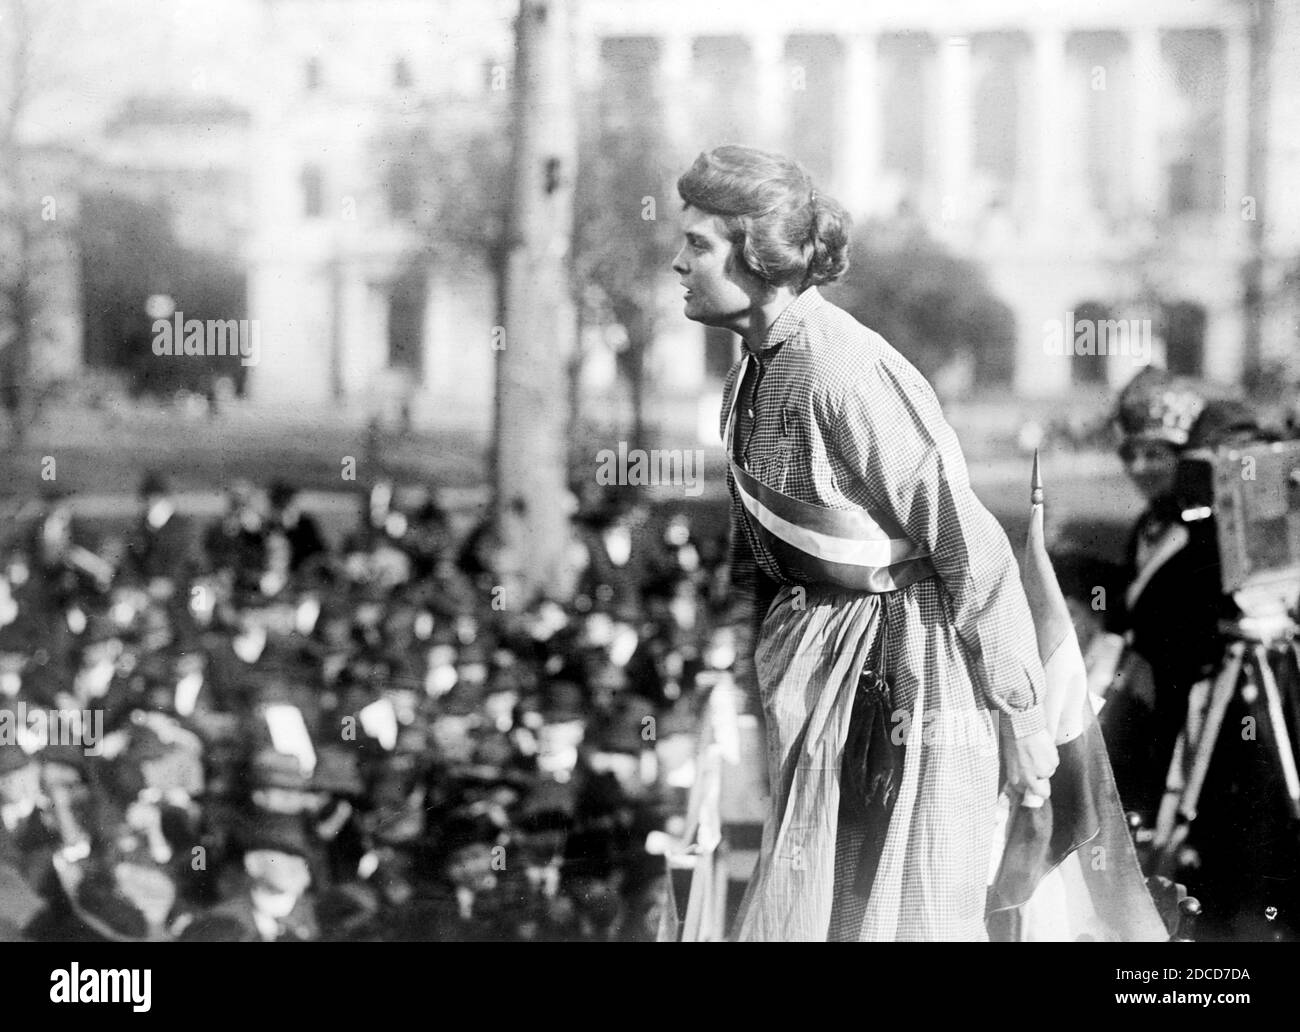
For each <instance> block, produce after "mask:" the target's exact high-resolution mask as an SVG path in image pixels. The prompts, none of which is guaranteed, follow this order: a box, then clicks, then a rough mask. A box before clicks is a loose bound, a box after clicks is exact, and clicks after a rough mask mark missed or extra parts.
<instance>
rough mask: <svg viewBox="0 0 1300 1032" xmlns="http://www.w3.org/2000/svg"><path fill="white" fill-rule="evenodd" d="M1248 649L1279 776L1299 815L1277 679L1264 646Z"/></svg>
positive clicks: (1298, 786) (1298, 784)
mask: <svg viewBox="0 0 1300 1032" xmlns="http://www.w3.org/2000/svg"><path fill="white" fill-rule="evenodd" d="M1251 652H1252V656H1253V657H1254V660H1255V665H1256V666H1257V667H1258V668H1259V683H1260V685H1261V686H1262V687H1263V689H1264V700H1265V702H1266V703H1267V706H1268V722H1269V725H1270V728H1269V729H1270V731H1271V732H1272V737H1273V744H1274V745H1275V746H1276V748H1277V756H1278V762H1279V763H1280V764H1281V767H1282V779H1283V781H1284V782H1285V783H1286V794H1287V799H1288V800H1289V802H1290V805H1291V816H1292V817H1300V774H1298V773H1297V772H1296V763H1295V753H1294V752H1293V751H1292V745H1291V732H1290V731H1289V730H1288V729H1287V723H1286V714H1285V713H1284V712H1283V711H1282V693H1281V692H1280V691H1279V690H1278V686H1277V679H1276V678H1275V677H1274V676H1273V668H1272V667H1271V666H1269V662H1268V652H1267V651H1266V650H1265V648H1264V646H1263V645H1256V646H1255V647H1254V649H1252V650H1251Z"/></svg>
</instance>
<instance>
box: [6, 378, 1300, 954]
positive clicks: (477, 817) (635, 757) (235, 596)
mask: <svg viewBox="0 0 1300 1032" xmlns="http://www.w3.org/2000/svg"><path fill="white" fill-rule="evenodd" d="M1116 416H1117V419H1116V422H1117V427H1118V429H1119V431H1120V438H1121V446H1120V456H1121V459H1122V461H1123V462H1124V464H1125V468H1126V470H1127V472H1128V473H1129V475H1130V477H1131V478H1132V480H1133V482H1134V484H1135V486H1136V487H1137V488H1138V490H1139V491H1140V492H1141V493H1142V494H1143V496H1144V497H1145V498H1146V500H1147V503H1148V505H1147V508H1146V510H1145V511H1144V513H1143V515H1142V517H1141V518H1140V520H1139V522H1138V524H1137V526H1136V527H1135V528H1134V529H1133V532H1132V536H1131V539H1130V542H1129V547H1128V551H1127V556H1126V561H1125V563H1124V564H1123V566H1107V564H1105V563H1103V562H1101V561H1100V560H1098V559H1096V558H1095V557H1092V556H1088V555H1083V554H1081V553H1078V552H1071V551H1069V550H1067V551H1065V552H1058V553H1057V555H1056V567H1057V572H1058V575H1059V577H1060V580H1061V584H1062V588H1063V590H1064V591H1065V594H1066V595H1067V598H1068V600H1069V602H1070V605H1071V609H1072V611H1073V613H1074V616H1075V625H1076V629H1077V631H1078V633H1079V638H1080V644H1081V646H1082V647H1083V651H1084V654H1085V658H1086V660H1087V663H1088V666H1089V675H1090V680H1092V681H1094V682H1095V684H1094V688H1095V690H1096V692H1097V694H1098V695H1099V696H1104V698H1105V702H1104V704H1103V705H1102V708H1101V714H1100V720H1101V726H1102V730H1103V733H1104V735H1105V740H1106V744H1107V748H1108V751H1109V754H1110V757H1111V762H1112V766H1113V768H1114V773H1115V777H1116V783H1117V787H1118V789H1119V793H1120V796H1121V800H1122V802H1123V804H1124V806H1125V808H1126V809H1127V810H1129V811H1130V812H1131V813H1132V814H1133V821H1134V827H1135V829H1136V830H1137V836H1138V842H1139V846H1140V847H1142V846H1143V845H1144V844H1146V845H1147V846H1150V845H1151V844H1152V841H1153V839H1154V838H1155V837H1156V836H1158V835H1159V834H1167V832H1168V827H1167V823H1168V820H1169V813H1168V807H1169V802H1170V799H1171V793H1170V786H1171V785H1173V786H1175V788H1176V787H1177V785H1178V784H1179V778H1180V774H1179V771H1180V766H1181V769H1182V772H1183V773H1184V774H1185V771H1186V767H1187V763H1188V756H1189V754H1190V746H1189V745H1188V744H1187V737H1188V736H1187V734H1186V733H1185V729H1186V728H1187V726H1188V718H1189V714H1191V715H1192V717H1193V723H1195V718H1196V713H1197V711H1198V709H1201V710H1203V708H1204V705H1205V696H1204V693H1203V690H1202V694H1201V695H1199V696H1198V695H1197V694H1196V687H1197V685H1202V686H1204V685H1205V684H1206V682H1207V679H1208V678H1211V677H1212V676H1213V675H1214V674H1215V673H1216V672H1217V671H1218V669H1219V668H1220V665H1221V662H1222V657H1223V653H1224V649H1225V648H1226V647H1227V645H1228V643H1229V640H1230V635H1229V632H1228V631H1227V630H1226V628H1229V627H1230V626H1231V623H1232V621H1233V620H1234V619H1235V618H1236V617H1237V616H1239V615H1240V614H1238V613H1237V612H1236V609H1235V606H1234V604H1233V601H1232V599H1231V598H1230V597H1228V596H1227V595H1225V594H1224V592H1223V590H1222V585H1221V583H1220V569H1219V555H1218V552H1217V545H1216V536H1215V528H1214V518H1213V515H1212V513H1210V512H1209V511H1208V510H1206V509H1205V508H1204V507H1203V506H1201V505H1194V504H1191V501H1193V500H1190V499H1189V498H1187V497H1185V487H1186V484H1185V483H1184V481H1183V479H1182V478H1181V477H1180V475H1179V470H1180V468H1181V463H1182V459H1183V458H1184V457H1185V456H1186V455H1188V454H1189V453H1191V452H1193V451H1195V450H1196V449H1207V448H1208V449H1213V448H1215V447H1219V446H1222V445H1224V444H1232V443H1243V442H1247V441H1253V440H1258V439H1260V438H1262V437H1266V436H1267V435H1266V434H1265V432H1264V431H1263V430H1261V428H1260V427H1259V426H1258V425H1257V423H1256V421H1255V420H1254V418H1253V416H1252V414H1251V413H1250V412H1249V410H1247V409H1245V408H1244V407H1243V406H1241V405H1240V404H1239V403H1236V402H1224V401H1207V400H1206V398H1204V397H1203V396H1201V395H1199V394H1198V393H1197V391H1196V390H1195V388H1194V386H1193V385H1189V384H1188V383H1186V382H1185V381H1180V380H1178V379H1176V378H1172V377H1168V376H1166V375H1164V374H1162V373H1160V372H1159V371H1150V372H1148V373H1145V374H1143V375H1142V376H1141V377H1139V378H1138V380H1136V381H1135V382H1134V384H1133V385H1131V386H1130V388H1129V389H1128V390H1126V391H1125V392H1124V394H1123V395H1122V396H1121V398H1120V399H1119V404H1118V407H1117V409H1116ZM615 494H617V492H615ZM139 503H140V504H139V514H138V517H137V518H136V520H135V522H134V524H133V525H131V526H129V527H125V528H117V532H109V533H107V534H99V535H89V534H86V533H84V528H83V527H81V526H80V525H79V524H78V522H77V521H76V520H75V519H74V518H73V512H72V507H71V505H70V501H69V499H67V498H63V497H58V496H54V495H51V496H50V497H49V498H47V499H46V501H45V503H44V505H43V508H42V511H41V513H40V515H39V517H38V518H36V519H35V520H33V521H30V522H29V523H28V524H27V525H25V526H24V527H23V528H22V529H21V532H18V533H15V534H14V535H13V536H12V537H11V538H10V539H9V540H8V541H5V542H0V548H2V549H3V551H0V940H3V939H24V940H38V941H41V940H43V941H83V940H94V939H100V940H110V941H112V940H182V941H185V940H196V941H202V940H238V941H256V940H264V941H265V940H316V939H319V940H349V941H356V940H403V941H415V940H473V939H479V940H485V939H486V940H542V941H555V940H573V939H586V940H600V941H611V940H620V941H629V940H646V939H653V938H655V936H656V933H657V929H658V928H659V926H660V922H661V920H662V919H663V918H664V916H665V907H666V906H667V902H666V895H667V885H666V880H665V865H664V860H663V857H662V856H658V855H651V854H650V853H649V852H648V851H647V843H648V842H653V841H656V840H659V841H664V840H665V839H664V836H662V835H661V836H656V835H654V834H652V833H654V832H667V833H668V839H667V840H668V841H671V840H672V838H673V837H674V836H676V835H678V834H679V833H680V832H681V830H682V829H681V824H680V822H681V820H682V817H681V815H682V814H683V813H684V811H685V809H686V794H687V792H688V790H689V788H690V786H691V784H692V781H693V777H694V773H693V762H694V759H695V749H696V745H697V734H696V732H697V728H698V726H699V723H700V716H701V711H702V707H703V704H704V701H705V700H706V699H707V696H708V694H709V690H710V688H711V687H712V686H713V685H714V684H716V683H717V682H718V680H719V678H720V677H724V676H725V674H724V673H723V672H724V671H727V670H728V669H730V668H731V667H732V665H733V662H734V660H735V658H736V656H735V649H734V639H733V638H732V636H731V632H730V629H729V626H728V609H729V606H730V601H731V600H730V599H729V598H728V595H729V590H728V585H727V577H728V570H727V562H726V555H727V547H726V541H725V532H724V527H723V525H722V524H721V523H720V524H719V526H718V527H717V528H716V529H715V530H713V531H712V532H709V533H705V532H702V531H701V530H700V526H701V520H699V519H696V520H695V521H694V523H693V522H692V519H691V518H688V516H686V515H684V514H683V513H681V512H677V513H666V512H665V513H653V514H652V512H651V510H650V509H649V508H648V507H647V506H646V505H645V504H643V503H641V502H636V501H632V502H630V503H628V504H623V505H617V506H614V507H604V506H602V505H600V504H599V502H598V501H592V502H590V503H589V504H586V505H583V506H580V507H578V510H577V512H576V514H575V518H574V521H573V522H574V538H573V566H574V569H575V571H577V572H576V574H575V582H574V583H575V584H576V590H575V591H573V592H572V594H571V597H569V598H567V599H565V600H564V601H560V600H556V599H546V598H543V599H541V600H539V601H536V602H534V603H532V604H530V605H528V606H527V607H524V608H514V607H512V606H510V605H509V604H508V603H509V599H508V598H507V597H505V595H504V594H503V592H502V590H501V585H499V584H498V583H496V581H497V578H496V576H495V575H494V572H493V571H494V569H495V568H496V567H497V563H496V561H495V556H494V554H493V550H494V548H495V547H496V544H495V540H494V535H493V532H492V524H491V522H490V521H488V520H486V519H485V520H484V521H483V522H482V523H480V524H479V525H478V526H477V527H475V528H473V529H472V530H470V532H468V533H459V532H458V531H457V529H456V521H455V520H453V519H452V518H451V517H450V516H449V514H448V513H447V512H446V511H444V509H443V508H442V507H440V505H439V502H438V499H437V498H436V497H435V496H433V495H431V494H429V493H427V492H421V491H419V490H413V489H407V490H406V491H405V492H398V493H395V490H394V485H393V484H392V483H390V482H387V481H381V482H379V483H376V484H374V485H372V486H371V488H370V490H369V491H368V492H367V493H365V494H364V495H358V503H359V505H358V517H357V519H356V521H355V524H354V525H353V526H352V528H351V529H350V531H348V532H346V533H343V534H333V535H327V534H326V533H324V532H323V531H322V528H321V527H320V526H319V525H318V523H317V521H316V519H315V518H314V517H313V516H312V515H311V514H310V513H308V512H307V511H305V510H304V508H303V506H302V505H301V504H300V498H299V495H298V493H297V492H296V491H295V490H294V489H293V488H292V487H291V486H289V485H287V484H284V483H275V484H272V485H270V487H269V489H267V490H265V491H263V490H260V489H257V488H255V487H254V486H252V485H249V484H244V483H240V484H236V485H234V486H233V487H232V488H231V489H230V490H229V491H228V492H227V498H226V507H225V512H224V514H223V515H222V516H221V517H220V518H218V519H216V520H215V521H213V522H212V523H211V524H210V525H206V526H204V525H201V524H200V523H199V522H198V521H196V520H195V519H193V518H190V517H187V516H185V515H183V514H182V513H180V512H179V511H178V507H177V500H176V498H175V497H174V496H173V494H172V492H171V491H170V490H169V487H168V485H167V483H166V482H164V481H163V480H162V479H161V478H159V477H157V476H153V475H150V476H148V477H146V478H145V480H144V482H143V483H142V485H141V486H140V491H139ZM1099 588H1103V589H1104V593H1103V595H1102V597H1103V598H1108V599H1111V600H1113V601H1112V602H1110V603H1109V604H1103V605H1102V606H1100V607H1099V606H1098V605H1097V604H1096V603H1097V598H1098V589H1099ZM1107 641H1109V642H1112V643H1113V642H1120V641H1122V642H1123V645H1122V646H1117V647H1116V648H1108V647H1106V642H1107ZM1288 690H1289V689H1288ZM1262 706H1263V703H1261V702H1260V701H1259V700H1254V701H1252V700H1251V699H1249V698H1247V697H1246V696H1245V695H1243V696H1240V697H1236V698H1234V700H1233V702H1232V705H1231V708H1230V710H1229V712H1228V715H1227V720H1226V723H1225V726H1227V727H1229V728H1233V729H1235V728H1236V727H1238V726H1240V725H1244V724H1248V723H1250V721H1251V720H1255V719H1258V720H1261V721H1263V720H1266V719H1267V715H1265V714H1263V713H1262V709H1261V707H1262ZM1288 716H1289V717H1290V718H1292V719H1293V718H1294V714H1290V713H1288ZM1239 738H1240V740H1238V739H1239ZM1180 739H1181V740H1182V741H1183V746H1182V748H1181V752H1180V751H1179V746H1178V743H1179V741H1180ZM1256 740H1257V739H1256V737H1255V736H1246V735H1241V736H1237V735H1235V734H1232V735H1227V736H1225V737H1224V739H1223V744H1222V745H1221V746H1220V748H1219V750H1218V751H1217V752H1216V753H1215V759H1214V763H1213V765H1212V767H1211V775H1210V778H1209V780H1208V781H1207V783H1206V786H1205V791H1204V793H1203V794H1202V797H1201V800H1200V815H1199V817H1198V819H1197V821H1196V822H1195V824H1194V825H1193V828H1192V833H1191V836H1190V838H1189V839H1188V840H1187V844H1186V847H1185V848H1183V849H1182V850H1181V851H1179V852H1178V854H1177V855H1176V856H1174V857H1173V858H1172V864H1173V866H1169V863H1170V858H1169V857H1168V856H1165V858H1164V862H1165V864H1166V866H1165V868H1164V870H1163V871H1162V873H1167V874H1171V875H1173V876H1175V877H1176V878H1177V879H1178V880H1180V881H1182V882H1185V883H1186V884H1187V886H1188V888H1189V889H1190V890H1191V891H1192V892H1193V893H1194V894H1196V895H1198V896H1199V897H1200V898H1201V900H1202V903H1203V905H1204V906H1205V908H1206V917H1205V918H1203V926H1204V928H1205V934H1206V936H1207V937H1222V938H1258V937H1266V936H1267V935H1269V934H1270V933H1273V934H1276V933H1277V932H1278V930H1279V929H1283V928H1293V927H1294V926H1295V924H1296V914H1297V908H1298V907H1300V889H1298V888H1297V886H1298V885H1300V847H1298V845H1297V838H1296V834H1295V822H1294V821H1293V820H1291V818H1290V816H1289V813H1288V812H1287V809H1286V805H1285V796H1284V795H1283V794H1282V793H1283V789H1282V787H1281V785H1280V774H1279V771H1278V769H1277V764H1276V762H1275V758H1274V757H1273V754H1272V753H1270V752H1269V750H1267V749H1264V748H1259V747H1257V746H1256V744H1255V743H1256ZM1179 757H1181V759H1180V758H1179ZM1162 808H1163V810H1162ZM1162 813H1163V816H1162ZM1162 821H1163V822H1164V823H1165V825H1166V826H1165V827H1164V829H1163V831H1162V829H1161V825H1162ZM1143 856H1144V859H1146V860H1147V861H1148V865H1149V866H1150V865H1154V864H1155V863H1157V860H1158V858H1157V857H1156V851H1155V850H1148V851H1143ZM1153 871H1154V867H1152V871H1149V872H1148V873H1153Z"/></svg>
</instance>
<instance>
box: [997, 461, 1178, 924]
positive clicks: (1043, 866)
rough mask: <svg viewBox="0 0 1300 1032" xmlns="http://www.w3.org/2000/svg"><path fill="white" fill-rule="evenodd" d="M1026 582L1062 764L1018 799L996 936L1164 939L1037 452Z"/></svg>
mask: <svg viewBox="0 0 1300 1032" xmlns="http://www.w3.org/2000/svg"><path fill="white" fill-rule="evenodd" d="M1030 505H1031V509H1030V514H1029V532H1028V535H1027V538H1026V541H1025V555H1024V562H1023V564H1022V566H1021V579H1022V582H1023V584H1024V589H1025V598H1026V599H1027V600H1028V602H1029V609H1030V612H1031V614H1032V615H1033V620H1034V631H1035V634H1036V638H1037V643H1038V654H1039V658H1040V659H1041V660H1042V663H1043V671H1044V673H1045V674H1046V694H1045V697H1044V700H1043V709H1044V714H1045V717H1046V721H1047V727H1048V730H1049V731H1050V732H1051V733H1052V734H1053V735H1054V737H1055V741H1056V746H1057V750H1058V752H1059V757H1060V762H1059V765H1058V766H1057V769H1056V773H1055V774H1054V775H1053V776H1052V779H1051V786H1052V791H1051V796H1050V798H1048V799H1037V798H1034V797H1032V796H1026V797H1025V799H1024V800H1023V801H1021V803H1020V805H1014V802H1013V807H1012V812H1011V814H1010V817H1009V819H1008V822H1007V836H1006V844H1005V846H1004V848H1003V852H1002V857H1001V861H1000V863H999V865H998V868H997V873H996V875H995V876H994V879H993V883H992V885H991V886H990V890H989V909H988V926H989V934H990V937H991V938H994V939H1003V940H1008V939H1009V940H1015V941H1020V942H1059V941H1067V942H1072V941H1079V940H1085V941H1086V940H1096V941H1118V942H1160V941H1164V940H1166V939H1168V938H1169V935H1170V930H1169V929H1168V928H1167V927H1166V925H1165V922H1164V921H1163V920H1162V919H1161V917H1160V914H1159V912H1158V911H1157V910H1156V906H1155V904H1154V902H1153V901H1152V899H1151V894H1150V892H1148V890H1147V886H1146V881H1145V879H1144V878H1143V875H1142V870H1141V868H1140V866H1139V865H1138V859H1137V853H1136V851H1135V850H1134V848H1133V841H1132V839H1131V838H1130V836H1129V831H1128V826H1127V823H1126V821H1125V819H1124V811H1123V808H1122V806H1121V805H1120V800H1119V794H1118V793H1117V792H1116V790H1115V779H1114V775H1113V774H1112V772H1111V768H1110V761H1109V759H1108V758H1107V756H1106V748H1105V745H1104V743H1103V742H1102V738H1101V732H1100V730H1099V728H1098V725H1097V719H1096V715H1095V713H1094V711H1093V708H1092V703H1091V700H1090V696H1089V693H1088V674H1087V669H1086V667H1085V666H1084V662H1083V654H1082V653H1081V651H1080V649H1079V641H1078V638H1077V637H1076V636H1075V633H1074V625H1073V623H1072V621H1071V619H1070V610H1069V607H1068V606H1067V605H1066V603H1065V596H1064V595H1063V594H1062V593H1061V587H1060V584H1059V583H1058V582H1057V579H1056V572H1055V570H1054V569H1053V568H1052V562H1051V559H1050V558H1048V555H1047V546H1046V542H1045V540H1044V532H1043V488H1042V479H1041V475H1040V470H1039V460H1038V454H1037V452H1035V453H1034V471H1033V486H1032V489H1031V494H1030Z"/></svg>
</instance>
